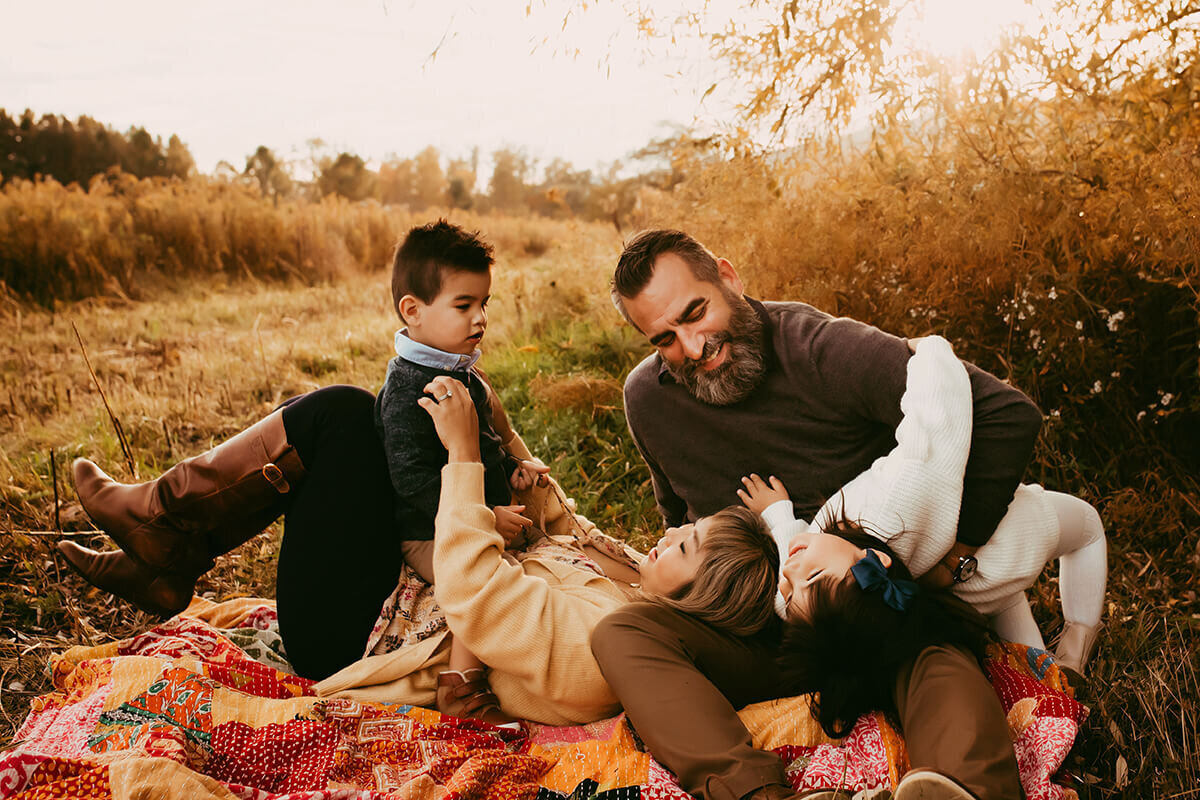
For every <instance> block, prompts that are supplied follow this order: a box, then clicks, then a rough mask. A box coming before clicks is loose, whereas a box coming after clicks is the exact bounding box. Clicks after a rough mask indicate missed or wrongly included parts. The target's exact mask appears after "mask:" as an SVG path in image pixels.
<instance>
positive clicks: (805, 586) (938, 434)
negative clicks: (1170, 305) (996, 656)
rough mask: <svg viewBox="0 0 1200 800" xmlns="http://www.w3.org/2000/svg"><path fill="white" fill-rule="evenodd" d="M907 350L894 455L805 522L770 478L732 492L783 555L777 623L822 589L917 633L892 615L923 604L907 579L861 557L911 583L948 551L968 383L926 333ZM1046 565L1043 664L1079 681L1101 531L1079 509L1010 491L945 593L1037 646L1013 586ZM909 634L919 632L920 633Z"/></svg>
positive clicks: (1098, 608) (1021, 586) (1070, 500)
mask: <svg viewBox="0 0 1200 800" xmlns="http://www.w3.org/2000/svg"><path fill="white" fill-rule="evenodd" d="M913 351H914V355H913V356H912V358H911V359H910V360H909V363H908V378H907V385H906V389H905V393H904V396H903V397H902V399H901V410H902V412H903V414H904V418H903V420H902V421H901V423H900V425H899V426H898V427H897V429H896V442H897V444H896V447H895V448H894V449H893V450H892V451H891V452H890V453H888V454H887V455H886V456H883V457H881V458H879V459H878V460H877V461H876V462H875V463H874V464H873V465H872V466H871V468H870V469H868V470H866V471H865V472H863V473H862V474H860V475H859V476H858V477H856V478H855V479H854V480H852V481H851V482H850V483H848V484H847V485H846V486H844V487H843V488H842V491H841V492H839V493H838V494H837V495H836V496H834V497H833V498H831V499H830V500H829V501H827V502H826V503H825V505H824V506H823V507H822V509H821V510H820V511H819V512H818V514H817V515H816V517H815V519H814V520H813V522H812V523H811V524H808V523H804V522H802V521H797V520H795V519H794V518H793V516H792V506H791V502H790V500H789V499H788V494H787V490H786V489H785V488H784V486H783V485H782V483H780V482H779V481H778V480H777V479H775V478H771V479H770V480H769V481H764V480H763V479H762V478H760V477H759V476H757V475H751V476H748V477H747V478H744V479H743V485H744V488H743V489H741V490H739V492H738V494H739V496H740V497H741V498H742V500H743V502H744V503H746V505H747V506H748V507H749V508H751V509H752V510H755V511H759V512H760V513H762V514H763V517H764V519H766V520H767V522H768V524H769V525H770V526H771V528H772V532H773V533H774V534H775V536H776V538H777V540H778V541H779V545H780V548H781V550H783V551H784V552H786V553H787V557H786V561H785V563H784V566H783V568H782V570H781V577H780V594H779V596H778V597H777V601H776V602H777V608H778V609H779V611H780V615H781V616H784V617H785V618H787V619H797V618H808V617H809V615H810V611H809V609H810V608H812V607H813V602H814V601H813V600H812V598H811V595H812V594H813V593H814V587H816V586H818V585H823V584H824V583H825V582H826V581H829V582H830V583H829V584H828V586H833V587H836V590H834V589H830V588H828V586H827V588H825V589H822V590H820V591H821V593H822V594H823V599H822V600H821V601H820V603H821V604H823V605H822V610H823V612H825V613H826V616H828V609H827V608H826V606H828V604H829V602H830V601H837V602H845V601H846V600H847V598H852V597H854V596H855V595H856V594H857V595H861V594H863V592H864V591H866V593H868V594H869V593H871V592H872V591H874V590H875V589H876V588H877V587H879V591H880V592H881V593H882V594H881V595H880V598H881V599H882V600H886V601H888V602H887V605H888V606H889V607H890V608H891V610H890V611H889V610H888V609H887V608H885V609H884V612H885V613H884V615H883V617H884V618H888V619H890V618H892V617H896V615H900V616H899V617H897V620H898V621H899V622H903V624H902V625H901V628H900V629H899V630H906V629H908V628H912V630H913V631H916V630H917V629H918V628H917V627H914V626H920V625H923V623H922V622H920V621H919V620H917V621H905V620H902V619H901V618H902V617H904V616H905V614H904V612H905V609H906V608H907V607H908V605H910V604H911V603H913V602H917V603H920V604H921V605H922V606H925V605H927V603H926V602H925V600H914V598H913V597H912V596H911V595H913V593H916V597H920V596H921V595H920V593H919V592H917V591H916V589H917V587H916V584H915V583H913V582H912V581H911V580H910V579H909V577H905V578H903V579H902V580H901V581H900V582H896V581H894V580H891V579H890V578H888V577H887V575H883V576H876V577H875V578H872V573H877V572H880V570H879V569H878V568H877V567H875V566H874V565H872V564H870V563H864V560H866V561H871V560H872V559H871V558H870V554H871V552H872V551H875V552H876V557H875V558H874V559H873V560H874V561H875V562H878V563H879V564H881V565H882V567H883V570H882V571H883V572H885V573H886V572H888V571H890V570H894V569H897V568H900V567H901V566H903V568H904V569H905V570H906V571H907V572H909V573H911V575H916V576H920V575H923V574H924V573H926V572H927V571H929V570H930V569H931V568H933V567H934V566H936V565H938V564H939V563H940V562H942V561H943V559H944V558H945V557H946V555H947V553H948V552H949V550H950V548H951V546H952V545H953V544H954V541H955V535H956V531H957V525H958V512H959V505H960V502H961V499H962V489H963V477H964V471H965V468H966V462H967V455H968V452H969V450H970V445H971V432H972V431H971V427H972V426H971V385H970V381H969V379H968V377H967V373H966V370H965V369H964V367H963V366H962V362H960V361H959V360H958V359H957V358H956V357H955V356H954V353H953V351H952V350H951V348H950V345H949V343H948V342H946V340H944V339H942V338H940V337H927V338H925V339H921V340H918V342H917V343H916V345H915V347H913ZM847 519H853V520H858V521H860V522H861V523H862V525H861V527H860V528H858V531H860V532H862V533H865V534H866V535H867V537H868V538H867V539H866V540H865V541H866V542H867V544H865V545H861V544H860V545H856V544H854V543H853V541H851V540H850V539H848V538H845V537H844V536H842V535H841V534H840V533H839V531H844V530H845V529H846V527H847V526H846V524H845V522H844V520H847ZM850 527H854V526H850ZM831 534H834V535H831ZM883 543H886V544H887V545H888V548H883V547H882V544H883ZM896 556H898V558H897V557H896ZM1051 558H1058V559H1059V562H1060V565H1061V571H1060V577H1059V587H1060V591H1061V594H1062V604H1063V616H1064V617H1065V619H1066V624H1065V626H1064V629H1063V634H1062V636H1061V637H1060V639H1059V644H1058V651H1057V654H1056V657H1055V658H1056V661H1057V662H1058V663H1059V665H1060V666H1062V667H1065V668H1068V669H1071V670H1074V671H1076V672H1080V673H1082V671H1083V667H1084V664H1085V663H1086V661H1087V659H1088V657H1089V655H1090V654H1091V651H1092V648H1093V647H1094V645H1095V642H1096V635H1097V632H1098V629H1099V624H1100V615H1101V612H1102V610H1103V605H1104V589H1105V580H1106V574H1107V564H1106V542H1105V538H1104V528H1103V525H1102V524H1101V522H1100V517H1099V515H1098V514H1097V513H1096V510H1095V509H1094V508H1093V507H1092V506H1091V505H1089V504H1088V503H1086V502H1084V501H1083V500H1080V499H1079V498H1076V497H1071V496H1069V495H1065V494H1062V493H1059V492H1051V491H1046V490H1044V489H1043V488H1042V487H1040V486H1036V485H1022V486H1020V487H1018V488H1017V491H1016V493H1015V495H1014V497H1013V500H1012V502H1011V503H1010V504H1009V507H1008V513H1007V514H1006V515H1005V516H1004V518H1003V519H1002V520H1001V521H1000V524H999V525H998V526H997V528H996V531H995V533H993V535H992V537H991V538H990V539H989V540H988V541H987V543H986V544H985V545H983V546H982V547H980V548H979V550H978V551H976V553H975V554H974V556H973V557H969V558H961V559H959V561H958V563H956V564H954V565H952V566H951V569H952V572H953V576H954V582H953V584H952V585H951V590H952V591H953V593H954V594H955V595H957V596H958V598H960V599H961V600H964V601H966V602H967V603H969V604H970V605H971V606H973V607H974V608H975V609H976V610H977V611H979V612H981V613H982V614H984V615H986V616H987V617H988V618H989V620H990V622H991V624H992V626H993V628H994V629H995V631H996V632H997V633H998V634H999V635H1000V636H1001V637H1002V638H1004V639H1009V640H1012V641H1017V642H1021V643H1022V644H1026V645H1029V646H1031V647H1036V648H1039V649H1045V644H1044V643H1043V641H1042V636H1041V633H1040V631H1039V630H1038V628H1037V625H1036V624H1035V623H1034V620H1033V615H1032V613H1031V612H1030V610H1029V604H1028V603H1027V602H1026V599H1025V589H1027V588H1028V587H1030V586H1031V585H1033V583H1034V581H1035V580H1037V578H1038V576H1039V575H1040V574H1041V572H1042V569H1043V568H1044V566H1045V564H1046V561H1048V560H1049V559H1051ZM900 562H903V564H901V563H900ZM948 566H950V565H948ZM860 572H861V573H862V575H861V577H860V575H859V573H860ZM852 576H853V577H852ZM885 578H887V580H885ZM868 579H870V580H868ZM864 581H867V582H864ZM898 587H902V588H898ZM864 602H865V601H864ZM937 602H939V603H940V602H942V601H941V600H940V599H939V600H937ZM871 603H873V604H875V605H878V603H877V602H875V600H871ZM908 616H909V617H920V616H921V614H920V613H917V614H909V615H908ZM880 627H887V626H885V625H881V626H880ZM920 630H921V631H923V633H922V636H925V635H926V633H928V632H929V631H930V630H932V629H928V628H920ZM949 633H953V635H954V637H957V636H958V634H957V633H955V632H953V631H948V634H949ZM828 635H833V634H832V633H829V634H828ZM897 635H900V633H899V631H898V632H897ZM918 638H920V637H918ZM867 641H870V637H867ZM872 646H874V643H872Z"/></svg>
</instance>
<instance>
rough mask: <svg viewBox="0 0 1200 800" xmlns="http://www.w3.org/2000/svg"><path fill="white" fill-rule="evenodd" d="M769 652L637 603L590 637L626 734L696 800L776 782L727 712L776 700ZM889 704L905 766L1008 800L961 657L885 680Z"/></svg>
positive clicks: (1009, 775) (1003, 764) (926, 661)
mask: <svg viewBox="0 0 1200 800" xmlns="http://www.w3.org/2000/svg"><path fill="white" fill-rule="evenodd" d="M775 644H776V642H775V641H774V640H773V639H772V638H770V637H768V636H762V637H760V638H757V639H753V638H737V637H730V636H726V635H725V634H722V633H719V632H717V631H716V630H714V629H713V628H710V627H709V626H708V625H705V624H704V623H702V622H699V621H698V620H696V619H694V618H692V617H689V616H687V615H686V614H682V613H679V612H677V611H674V610H672V609H669V608H666V607H664V606H660V605H657V604H655V603H648V602H642V603H633V604H630V605H629V606H626V607H625V608H622V609H620V610H618V611H615V612H613V613H612V614H610V615H609V616H608V617H606V618H605V619H604V620H603V621H602V622H601V623H600V625H599V626H598V627H597V628H596V630H595V632H594V633H593V634H592V651H593V653H594V654H595V656H596V659H597V661H599V663H600V669H601V670H602V671H603V673H604V677H605V679H606V680H607V681H608V682H609V685H610V686H612V688H613V691H614V692H616V694H617V697H618V698H620V700H621V703H622V705H624V706H625V712H626V714H627V716H628V718H629V720H630V722H632V723H633V726H634V728H635V729H636V730H637V733H638V735H639V736H640V737H641V738H642V741H644V742H645V744H646V746H647V747H648V748H649V750H650V752H651V754H653V755H654V757H655V758H656V759H657V760H658V761H659V762H660V763H662V764H663V765H664V766H666V767H668V768H670V769H671V770H672V771H673V772H674V773H675V774H676V776H678V778H679V782H680V784H681V785H682V786H683V788H684V789H685V790H686V791H688V792H690V793H691V794H694V795H696V796H698V797H700V798H702V800H740V798H743V797H747V796H750V795H753V794H754V793H756V792H758V791H759V790H760V789H763V788H764V787H776V789H777V787H778V785H780V784H783V785H786V784H787V778H786V776H785V775H784V765H783V763H782V761H781V760H780V759H779V757H778V756H776V755H775V754H774V753H771V752H768V751H765V750H758V749H756V748H754V747H753V746H752V745H751V743H750V734H749V733H748V732H747V731H746V728H745V726H744V725H743V724H742V722H741V720H740V719H739V718H738V716H737V711H736V709H738V708H741V707H742V706H745V705H748V704H750V703H755V702H759V701H762V700H768V699H773V698H776V697H778V696H779V687H780V683H781V682H780V680H779V678H778V676H777V673H776V671H775V666H774V662H773V660H772V656H773V654H774V646H775ZM895 699H896V707H897V709H898V710H899V712H900V724H901V726H902V728H903V730H904V738H905V742H906V744H907V746H908V754H909V759H910V761H911V762H912V766H913V768H918V767H923V768H927V769H934V770H937V771H938V772H942V773H944V774H946V775H949V776H951V777H953V778H955V779H956V780H958V781H959V782H960V783H961V784H962V785H964V786H966V787H967V788H968V789H970V790H971V791H972V792H974V793H975V794H976V795H977V796H978V797H979V798H981V800H1019V798H1020V797H1021V784H1020V779H1019V776H1018V772H1017V762H1016V758H1015V756H1014V755H1013V749H1012V742H1011V740H1010V739H1009V735H1008V724H1007V722H1006V720H1005V718H1004V711H1003V709H1002V708H1001V706H1000V700H999V698H997V696H996V693H995V691H994V690H993V689H992V687H991V684H989V683H988V681H987V679H986V678H985V677H984V675H983V672H982V671H981V670H980V668H979V665H978V663H977V662H976V661H975V659H974V658H973V657H972V656H970V655H969V654H967V653H965V652H963V651H961V650H957V649H953V648H946V647H931V648H928V649H926V650H925V651H923V652H922V653H921V655H920V656H919V657H918V658H917V659H916V660H915V661H914V663H913V664H912V665H911V667H910V668H909V669H907V670H905V671H904V672H903V673H902V674H901V675H900V677H899V679H898V680H897V681H896V687H895ZM830 788H833V787H830ZM772 793H774V792H772Z"/></svg>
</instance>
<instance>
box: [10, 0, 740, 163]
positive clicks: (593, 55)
mask: <svg viewBox="0 0 1200 800" xmlns="http://www.w3.org/2000/svg"><path fill="white" fill-rule="evenodd" d="M526 5H527V3H526V0H490V1H489V0H451V1H449V2H433V1H432V0H369V1H365V2H363V1H360V0H336V1H335V0H238V1H237V2H233V1H232V0H207V2H203V3H191V4H182V3H170V2H162V0H157V1H156V2H143V1H141V0H108V1H106V2H96V0H86V1H85V0H73V1H71V2H67V1H66V0H37V2H17V0H0V9H2V11H0V18H3V20H4V29H5V34H4V36H3V43H2V44H0V107H3V108H4V109H6V110H7V111H8V112H9V114H10V115H16V114H19V113H20V112H21V111H23V110H24V109H25V108H31V109H33V111H34V112H35V114H37V115H38V116H40V115H41V114H43V113H57V114H65V115H67V116H69V117H71V118H75V117H77V116H78V115H80V114H87V115H90V116H92V117H94V118H95V119H97V120H99V121H101V122H104V123H107V124H109V125H111V126H113V127H115V128H117V129H119V130H122V131H123V130H125V129H127V128H129V127H130V126H131V125H141V126H144V127H145V128H146V129H147V130H148V131H150V133H151V134H153V135H155V136H162V137H163V139H164V141H165V140H166V138H167V137H168V136H169V135H170V134H172V133H176V134H178V135H179V136H180V138H182V139H183V140H184V141H185V142H186V143H187V145H188V147H189V149H190V150H191V152H192V155H193V156H194V157H195V159H196V163H197V166H198V167H199V168H200V169H201V170H202V171H205V172H208V171H211V170H212V169H213V168H214V167H215V165H216V164H217V162H218V161H220V160H227V161H229V162H230V163H232V164H233V165H234V166H236V167H239V168H240V167H242V166H244V164H245V159H246V156H247V155H249V154H250V153H252V152H253V151H254V149H255V148H256V147H257V146H258V145H260V144H265V145H267V146H268V147H271V148H272V149H274V150H275V151H276V152H277V153H278V154H279V155H281V156H285V157H292V158H300V157H307V153H308V147H307V146H306V144H305V142H306V141H307V140H309V139H312V138H314V137H319V138H321V139H324V140H325V141H326V142H327V143H329V145H330V146H331V147H332V148H333V149H334V150H342V149H345V150H349V151H351V152H355V153H358V154H359V155H361V156H363V157H364V158H368V159H373V160H375V161H378V160H379V159H382V158H384V157H385V156H386V155H388V154H389V153H396V154H398V155H400V156H404V157H407V156H411V155H413V154H415V153H416V152H417V151H418V150H420V149H421V148H423V147H425V146H426V145H430V144H432V145H434V146H435V147H437V148H438V150H439V151H440V152H441V153H442V154H443V155H444V156H451V157H466V156H467V155H468V154H469V152H470V149H471V148H472V147H473V146H478V147H479V148H480V151H481V167H480V171H481V172H482V173H483V175H481V178H483V177H485V176H486V175H487V174H488V173H489V172H490V160H489V159H488V154H490V152H491V151H493V150H495V149H497V148H498V147H501V146H516V147H523V148H525V149H526V151H527V152H529V153H530V154H531V155H533V156H535V157H537V158H538V159H539V160H540V161H541V163H543V164H544V163H545V162H546V161H548V160H550V159H552V158H555V157H562V158H565V159H567V160H568V161H571V162H572V163H574V164H575V166H576V167H579V168H593V167H595V166H597V165H598V164H600V163H606V162H609V161H611V160H613V159H616V158H621V157H623V156H625V155H626V154H628V153H629V152H631V151H633V150H636V149H637V148H639V147H641V146H642V145H644V144H646V143H647V142H648V141H649V140H650V139H652V138H655V137H657V136H661V135H663V134H664V133H667V132H669V130H670V125H693V124H698V125H699V127H700V129H702V130H705V131H709V130H712V129H713V128H714V127H715V126H717V125H719V124H721V123H723V122H727V121H728V119H726V118H727V117H729V116H730V115H729V113H728V110H727V109H728V108H729V106H728V104H725V106H724V109H722V108H721V107H720V105H721V101H719V100H717V99H714V97H710V98H709V100H707V101H705V102H704V103H703V104H702V103H701V101H700V98H701V96H702V95H703V93H704V91H705V89H707V88H708V86H709V85H710V84H711V83H712V82H713V81H714V79H715V78H714V76H715V74H716V72H715V67H714V66H713V65H712V64H711V63H710V62H709V60H708V58H707V54H706V52H705V50H704V48H703V47H700V46H699V45H695V44H691V45H689V44H687V43H676V45H675V46H668V45H666V44H663V43H659V44H656V45H653V49H652V50H651V51H649V52H647V50H646V47H647V46H646V44H645V43H644V42H642V41H639V40H638V37H637V35H636V32H635V30H634V28H633V25H632V23H630V22H628V21H626V19H625V17H624V15H623V13H622V12H621V9H620V8H619V5H618V4H616V3H612V4H608V3H601V4H599V6H598V7H595V8H593V9H592V10H591V11H589V12H588V14H587V15H586V16H584V17H583V18H581V19H579V20H575V21H573V22H572V23H571V24H570V25H568V26H567V28H566V31H565V32H561V33H560V29H561V27H562V22H563V15H564V13H565V9H566V8H567V7H569V6H570V5H573V4H569V3H565V2H559V1H556V0H548V2H546V4H545V5H544V6H543V5H542V4H540V3H539V2H537V0H535V1H534V2H533V4H532V5H533V13H532V14H531V15H530V16H527V15H526V10H525V9H526ZM593 5H594V4H593ZM547 38H548V39H549V41H548V42H547V41H546V40H547ZM543 42H545V43H543ZM439 43H440V45H441V46H440V49H439ZM435 49H437V51H438V52H437V55H436V57H432V55H431V54H432V53H433V52H434V50H435ZM575 49H578V50H580V51H581V53H580V55H579V56H578V57H574V58H572V57H570V56H568V55H562V54H556V51H560V52H561V51H564V50H566V51H571V52H573V51H574V50H575ZM602 61H603V62H605V63H600V62H602Z"/></svg>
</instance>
